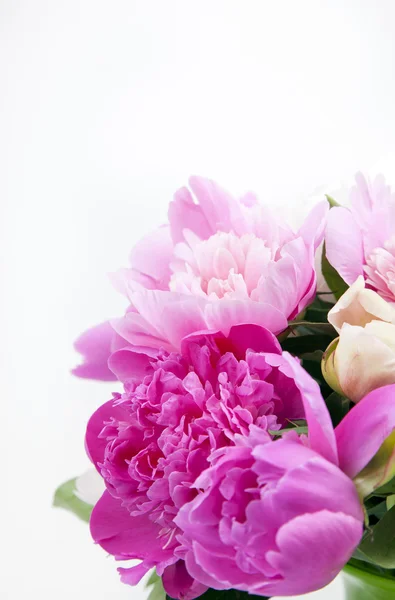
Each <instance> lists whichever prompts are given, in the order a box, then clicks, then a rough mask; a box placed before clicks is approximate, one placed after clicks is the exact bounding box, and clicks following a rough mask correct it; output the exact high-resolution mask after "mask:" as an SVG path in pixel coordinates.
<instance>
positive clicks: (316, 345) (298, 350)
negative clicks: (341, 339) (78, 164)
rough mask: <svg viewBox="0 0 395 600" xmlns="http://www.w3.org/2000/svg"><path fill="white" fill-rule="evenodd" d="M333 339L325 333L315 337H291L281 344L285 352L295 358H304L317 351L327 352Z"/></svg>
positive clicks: (314, 335)
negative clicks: (304, 355)
mask: <svg viewBox="0 0 395 600" xmlns="http://www.w3.org/2000/svg"><path fill="white" fill-rule="evenodd" d="M331 341H332V338H331V337H330V336H328V335H326V334H324V333H317V334H313V335H299V336H290V337H288V338H287V339H286V340H284V341H283V342H282V344H281V346H282V348H283V350H287V351H288V352H290V353H291V354H293V355H294V356H302V355H303V354H306V353H312V352H315V351H317V350H322V351H324V350H326V348H327V346H328V345H329V344H330V343H331Z"/></svg>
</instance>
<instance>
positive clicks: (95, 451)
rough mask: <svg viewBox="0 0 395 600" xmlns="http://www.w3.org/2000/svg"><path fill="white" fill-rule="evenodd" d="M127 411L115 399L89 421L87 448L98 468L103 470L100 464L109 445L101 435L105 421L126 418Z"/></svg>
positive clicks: (102, 406) (95, 413)
mask: <svg viewBox="0 0 395 600" xmlns="http://www.w3.org/2000/svg"><path fill="white" fill-rule="evenodd" d="M126 416H127V412H126V410H125V407H124V405H123V404H116V403H114V400H109V401H108V402H105V403H104V404H102V405H101V406H99V408H98V409H97V410H96V411H95V412H94V413H93V415H92V416H91V418H90V419H89V421H88V425H87V428H86V435H85V448H86V452H87V454H88V456H89V458H90V460H91V461H92V462H93V464H94V465H95V467H96V469H97V470H98V471H99V473H100V472H101V468H100V466H99V464H101V463H102V462H103V459H104V451H105V449H106V446H107V443H108V442H107V440H106V439H105V438H101V437H100V433H101V432H102V431H103V428H104V423H105V422H109V421H111V419H119V420H120V421H122V420H124V419H125V418H126Z"/></svg>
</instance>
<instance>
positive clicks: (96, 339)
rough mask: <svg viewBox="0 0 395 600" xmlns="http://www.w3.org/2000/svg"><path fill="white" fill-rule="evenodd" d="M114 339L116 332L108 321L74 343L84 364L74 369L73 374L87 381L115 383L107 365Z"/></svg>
mask: <svg viewBox="0 0 395 600" xmlns="http://www.w3.org/2000/svg"><path fill="white" fill-rule="evenodd" d="M114 338H115V334H114V330H113V328H112V327H111V325H110V323H109V322H108V321H105V322H104V323H100V325H96V326H95V327H93V328H92V329H89V330H88V331H85V332H84V333H83V334H82V335H81V336H80V337H79V338H78V339H77V340H76V342H75V343H74V347H75V349H76V350H77V352H79V353H80V354H81V355H82V357H83V360H84V362H83V364H81V365H79V366H78V367H75V368H74V369H73V374H74V375H77V377H84V378H86V379H98V380H100V381H114V380H115V379H116V377H115V376H114V373H113V372H112V371H111V370H110V369H109V367H108V364H107V361H108V358H109V356H110V354H111V352H112V350H113V347H114V342H115V339H114Z"/></svg>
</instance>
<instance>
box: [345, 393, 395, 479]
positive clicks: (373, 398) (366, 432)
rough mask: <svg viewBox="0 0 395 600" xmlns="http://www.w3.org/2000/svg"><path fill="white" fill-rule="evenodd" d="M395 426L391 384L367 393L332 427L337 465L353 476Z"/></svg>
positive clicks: (376, 450)
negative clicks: (337, 454) (336, 451)
mask: <svg viewBox="0 0 395 600" xmlns="http://www.w3.org/2000/svg"><path fill="white" fill-rule="evenodd" d="M394 429H395V385H388V386H385V387H382V388H379V389H377V390H374V391H373V392H370V394H368V395H367V396H366V397H365V398H363V399H362V400H361V401H360V402H359V403H358V404H356V405H355V406H354V407H353V408H352V409H351V411H350V412H349V413H348V414H347V415H346V416H345V417H344V418H343V420H342V421H341V422H340V424H339V425H338V426H337V427H336V430H335V434H336V441H337V447H338V452H339V466H340V468H341V469H342V471H344V473H346V475H348V476H349V477H351V478H354V477H355V476H356V475H358V473H360V471H362V469H363V468H364V467H366V465H367V464H368V463H369V461H370V460H371V459H372V458H373V456H374V455H375V454H376V453H377V452H378V450H379V448H380V446H381V445H382V444H383V442H384V441H385V440H386V438H387V437H388V436H389V435H390V434H391V433H392V432H393V431H394Z"/></svg>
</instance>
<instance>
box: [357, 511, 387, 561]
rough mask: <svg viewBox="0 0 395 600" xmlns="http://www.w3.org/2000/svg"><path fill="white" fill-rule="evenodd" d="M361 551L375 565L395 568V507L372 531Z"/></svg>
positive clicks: (360, 547) (363, 541)
mask: <svg viewBox="0 0 395 600" xmlns="http://www.w3.org/2000/svg"><path fill="white" fill-rule="evenodd" d="M359 549H360V550H361V552H362V553H363V554H364V555H365V556H367V557H368V558H369V560H371V561H372V562H373V563H374V564H376V565H379V566H380V567H383V568H384V569H394V568H395V506H394V507H393V508H391V510H389V511H388V512H387V513H386V514H385V515H384V517H383V518H382V519H381V520H380V521H379V522H378V523H377V525H375V526H374V527H372V528H371V529H370V531H369V532H368V534H367V535H366V537H365V538H364V539H363V540H362V542H361V544H360V546H359Z"/></svg>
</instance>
